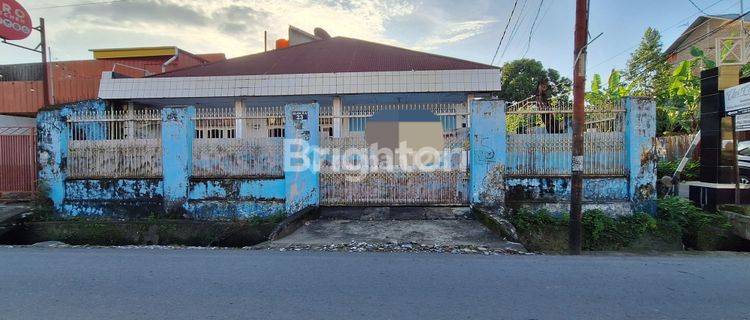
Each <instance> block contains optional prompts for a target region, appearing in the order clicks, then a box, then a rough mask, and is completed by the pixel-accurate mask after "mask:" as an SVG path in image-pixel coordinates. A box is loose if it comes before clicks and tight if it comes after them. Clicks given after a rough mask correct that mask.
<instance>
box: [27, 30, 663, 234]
mask: <svg viewBox="0 0 750 320" xmlns="http://www.w3.org/2000/svg"><path fill="white" fill-rule="evenodd" d="M277 43H278V44H280V46H277V48H276V49H274V50H270V51H265V52H260V53H256V54H251V55H247V56H242V57H237V58H233V59H227V60H222V61H217V62H213V63H207V64H202V65H197V66H194V67H189V68H184V69H180V70H174V71H168V72H164V73H160V74H154V75H150V76H146V77H139V78H136V77H127V76H124V75H122V74H117V73H115V72H104V73H103V75H102V78H101V82H100V85H99V94H98V96H99V99H98V100H94V101H81V102H76V103H71V104H67V105H63V106H59V107H57V108H53V109H50V110H46V111H44V112H42V113H40V116H39V118H38V127H39V130H40V134H39V137H40V139H39V147H38V150H39V155H40V157H39V158H40V161H41V171H40V180H41V181H43V182H44V183H45V185H47V186H49V190H50V192H49V196H50V198H51V199H52V200H53V203H54V204H55V208H56V210H57V212H59V213H61V214H65V215H71V216H110V217H117V218H128V217H144V216H148V215H149V214H152V213H155V212H156V213H159V214H163V215H167V216H170V217H188V218H192V219H199V220H204V219H208V220H211V219H236V218H243V217H250V216H267V215H270V214H273V213H276V212H284V213H287V214H295V213H298V212H300V211H304V210H306V209H309V208H316V207H320V206H458V207H465V206H469V205H472V206H483V207H490V208H495V209H497V208H502V207H503V206H504V204H505V201H506V190H507V192H508V193H509V199H511V200H516V201H517V202H518V201H520V202H524V203H531V204H548V205H552V206H556V207H555V210H559V209H561V208H563V207H564V206H565V203H564V201H566V200H565V199H568V197H569V194H570V192H571V191H570V190H571V189H570V172H571V165H570V164H571V161H572V153H571V147H570V146H571V141H572V140H571V139H572V135H570V134H569V132H567V131H566V130H557V131H554V132H552V131H549V130H545V129H544V127H543V126H542V124H543V123H544V121H545V119H546V120H548V121H547V122H549V123H552V122H555V123H557V122H560V123H566V121H565V119H569V118H570V117H571V116H572V109H564V110H563V109H560V110H558V109H555V110H542V109H534V110H529V109H527V108H519V107H518V106H515V105H514V106H508V105H507V104H506V103H505V102H504V101H498V100H496V99H493V98H492V96H493V93H495V92H497V91H500V89H501V88H500V86H501V81H500V71H501V70H500V68H498V67H496V66H491V65H486V64H481V63H476V62H471V61H466V60H462V59H457V58H451V57H445V56H440V55H436V54H431V53H426V52H418V51H414V50H409V49H405V48H399V47H395V46H391V45H386V44H380V43H374V42H370V41H365V40H360V39H353V38H347V37H331V36H329V35H328V33H327V32H325V31H324V30H322V29H317V30H316V31H314V32H313V33H307V32H303V31H301V30H299V29H297V28H294V27H290V29H289V39H283V40H282V41H277ZM587 114H591V115H592V117H593V118H596V119H598V120H597V121H598V122H597V128H598V130H589V131H588V132H587V133H586V141H587V146H586V148H587V149H586V150H587V156H586V157H585V158H584V159H581V165H582V166H583V167H584V169H585V173H586V174H587V180H586V187H585V189H586V191H585V195H584V196H585V197H586V199H587V201H588V203H587V206H592V208H606V209H608V210H610V211H611V212H613V214H627V213H631V212H634V211H648V212H651V211H652V210H653V209H654V208H655V206H654V199H655V198H654V197H655V192H652V191H653V190H654V188H655V169H654V168H655V165H654V163H651V162H650V157H646V156H644V155H643V152H646V151H647V150H650V146H651V141H652V139H653V137H654V136H655V127H654V126H652V124H654V123H655V122H654V121H646V120H648V119H654V118H655V105H654V104H653V102H650V101H641V100H638V99H627V100H626V101H625V102H624V103H623V104H622V105H618V106H615V107H613V106H601V108H600V110H593V109H592V110H589V112H587ZM593 118H592V119H593ZM643 119H646V120H643ZM553 120H554V121H553ZM506 121H507V123H508V127H506ZM368 122H369V123H370V126H368ZM511 125H513V126H521V127H538V129H539V130H533V131H528V132H527V131H522V132H519V131H518V130H514V131H512V132H511V131H509V129H508V128H509V127H510V126H511ZM368 127H369V129H368ZM373 129H374V131H373ZM378 132H380V133H378ZM386 133H387V134H386ZM373 138H374V139H373ZM371 141H379V142H381V143H383V145H390V146H394V145H396V144H397V143H396V142H399V143H398V144H399V148H398V149H397V151H396V150H385V151H384V152H382V153H381V151H383V150H382V149H388V148H377V147H375V148H373V146H372V145H371V144H370V143H369V142H371ZM403 141H406V142H409V141H411V142H413V144H414V145H416V146H417V147H429V148H419V149H420V150H411V151H410V149H411V148H408V147H405V148H403V149H404V150H405V151H404V152H406V153H407V155H408V156H407V159H406V161H401V159H402V158H401V157H398V161H387V160H388V159H387V158H388V156H389V154H388V152H389V151H392V154H394V155H395V154H396V153H398V154H399V156H400V155H401V154H402V153H401V151H402V150H400V149H402V148H401V145H400V144H401V142H403ZM441 147H442V150H438V149H440V148H441ZM391 149H392V148H391ZM644 150H646V151H644ZM423 151H424V152H423ZM381 155H385V156H384V157H383V158H386V159H383V158H381ZM409 157H411V158H409ZM643 159H646V160H643ZM381 160H385V161H381ZM391 160H393V159H391ZM425 160H426V162H428V165H427V166H420V165H419V163H420V162H424V161H425ZM113 203H116V205H113Z"/></svg>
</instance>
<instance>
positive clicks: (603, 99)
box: [586, 69, 633, 107]
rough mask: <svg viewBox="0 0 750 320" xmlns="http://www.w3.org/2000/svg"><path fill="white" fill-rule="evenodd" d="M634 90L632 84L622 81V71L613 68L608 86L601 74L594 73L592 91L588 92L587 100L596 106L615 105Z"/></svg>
mask: <svg viewBox="0 0 750 320" xmlns="http://www.w3.org/2000/svg"><path fill="white" fill-rule="evenodd" d="M632 91H633V87H632V85H627V84H625V83H624V82H622V77H621V75H620V71H618V70H616V69H612V72H610V73H609V78H608V79H607V87H604V86H603V85H602V76H601V75H599V74H595V75H594V77H593V79H592V80H591V91H589V92H586V102H588V103H589V104H590V105H592V106H595V107H601V106H606V105H614V104H617V103H619V102H620V100H622V98H624V97H627V96H629V95H631V93H632Z"/></svg>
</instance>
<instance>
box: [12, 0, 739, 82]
mask: <svg viewBox="0 0 750 320" xmlns="http://www.w3.org/2000/svg"><path fill="white" fill-rule="evenodd" d="M18 1H19V2H20V3H21V4H22V5H24V6H25V7H26V8H27V9H28V10H29V12H30V14H31V15H32V17H34V19H37V18H38V17H44V18H46V21H47V28H48V30H49V44H50V46H51V47H52V55H53V59H54V60H71V59H87V58H90V57H91V53H90V52H89V51H88V49H92V48H110V47H128V46H153V45H177V46H179V47H181V48H183V49H186V50H188V51H191V52H194V53H207V52H224V53H226V54H227V55H228V56H229V57H236V56H241V55H245V54H250V53H256V52H258V51H262V50H263V31H264V30H267V31H268V32H269V39H276V38H281V37H285V36H286V31H287V28H288V26H289V25H294V26H297V27H300V28H302V29H305V30H309V31H312V29H313V28H315V27H323V28H324V29H326V30H327V31H328V32H329V33H330V34H331V35H332V36H347V37H354V38H360V39H366V40H371V41H377V42H382V43H388V44H393V45H397V46H403V47H406V48H410V49H416V50H423V51H428V52H432V53H437V54H443V55H448V56H454V57H458V58H463V59H468V60H473V61H477V62H482V63H490V61H491V60H492V57H493V55H494V54H495V51H496V50H497V46H498V42H499V40H500V37H501V35H502V33H503V30H504V29H505V26H506V24H507V22H508V17H509V15H510V12H511V9H512V7H513V5H514V3H515V0H460V1H459V0H351V1H347V0H125V1H122V0H121V1H106V0H18ZM740 1H741V0H693V2H695V3H696V4H697V5H698V7H699V8H700V9H701V10H703V11H706V12H708V13H710V14H717V13H737V12H739V10H740V5H739V4H740ZM97 2H99V3H97ZM574 2H575V1H573V0H519V1H518V4H517V8H516V14H515V15H514V17H513V19H512V21H511V23H510V27H509V28H508V31H507V34H506V37H505V40H504V41H503V45H502V46H501V47H500V50H498V54H497V58H496V59H495V64H499V63H502V62H505V61H508V60H512V59H516V58H521V57H529V58H535V59H538V60H541V61H542V62H543V63H544V65H545V66H546V67H551V68H555V69H558V70H560V72H561V73H562V74H565V75H568V76H569V75H570V74H571V73H572V61H573V54H572V51H573V49H572V42H573V36H572V35H573V22H574V20H573V19H574V6H573V4H574ZM591 7H592V8H591V21H590V33H591V34H592V36H596V35H598V34H599V33H603V35H602V36H601V37H600V38H599V39H597V40H596V41H595V42H594V43H592V44H591V46H590V51H589V52H590V53H589V61H588V67H589V72H590V73H594V72H596V73H603V74H606V73H608V72H609V70H610V69H611V68H620V67H622V66H623V65H624V63H625V61H627V58H628V55H629V53H630V51H632V49H633V48H634V47H635V46H636V45H637V44H638V41H639V39H640V37H641V35H642V33H643V31H644V30H645V28H646V27H648V26H652V27H655V28H657V29H658V30H660V31H662V33H663V35H664V42H665V46H667V45H669V44H670V43H671V42H672V41H673V40H674V39H675V38H676V37H677V36H678V35H679V34H680V33H681V32H682V31H683V30H684V29H685V28H686V27H687V25H688V24H689V23H690V22H692V21H693V20H694V19H695V18H696V17H697V16H698V15H699V14H700V12H699V9H698V8H696V7H695V6H693V5H692V4H691V3H690V2H689V0H593V1H591ZM32 42H33V41H32V40H27V41H26V42H25V43H26V44H32ZM35 59H38V58H37V56H35V55H34V54H29V53H27V52H25V51H23V50H20V49H16V48H13V47H10V46H6V45H0V63H2V64H5V63H18V62H32V61H35Z"/></svg>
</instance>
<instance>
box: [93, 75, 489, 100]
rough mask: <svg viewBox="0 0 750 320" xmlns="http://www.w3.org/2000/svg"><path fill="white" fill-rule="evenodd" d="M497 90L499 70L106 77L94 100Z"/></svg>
mask: <svg viewBox="0 0 750 320" xmlns="http://www.w3.org/2000/svg"><path fill="white" fill-rule="evenodd" d="M499 90H500V70H499V69H479V70H452V71H405V72H404V71H399V72H346V73H313V74H285V75H257V76H224V77H181V78H138V79H111V77H108V76H107V75H105V76H103V77H102V80H101V85H100V87H99V97H100V98H103V99H129V98H181V97H236V96H285V95H308V94H358V93H391V92H394V93H395V92H399V93H406V92H464V91H477V92H479V91H499Z"/></svg>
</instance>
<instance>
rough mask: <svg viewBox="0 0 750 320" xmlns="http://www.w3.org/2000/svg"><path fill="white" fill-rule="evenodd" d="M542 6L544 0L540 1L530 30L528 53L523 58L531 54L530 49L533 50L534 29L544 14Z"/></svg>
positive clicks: (525, 52)
mask: <svg viewBox="0 0 750 320" xmlns="http://www.w3.org/2000/svg"><path fill="white" fill-rule="evenodd" d="M542 6H544V0H540V1H539V7H538V8H537V9H536V15H535V16H534V22H532V23H531V29H529V41H528V42H526V51H524V52H523V57H526V54H527V53H529V49H531V39H532V38H533V37H534V27H536V21H537V20H538V19H539V14H540V13H542Z"/></svg>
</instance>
